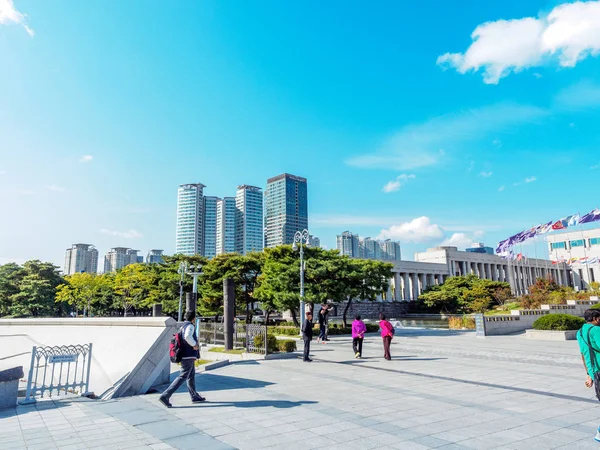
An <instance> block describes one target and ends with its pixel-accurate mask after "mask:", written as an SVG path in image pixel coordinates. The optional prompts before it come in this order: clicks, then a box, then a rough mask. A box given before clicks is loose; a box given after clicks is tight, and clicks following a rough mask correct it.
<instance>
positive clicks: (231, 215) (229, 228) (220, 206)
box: [206, 197, 237, 256]
mask: <svg viewBox="0 0 600 450" xmlns="http://www.w3.org/2000/svg"><path fill="white" fill-rule="evenodd" d="M236 213H237V210H236V207H235V198H233V197H224V198H222V199H219V200H218V201H217V224H216V228H217V241H216V254H217V255H221V254H223V253H234V252H235V240H236V234H235V220H236ZM206 256H208V255H206Z"/></svg>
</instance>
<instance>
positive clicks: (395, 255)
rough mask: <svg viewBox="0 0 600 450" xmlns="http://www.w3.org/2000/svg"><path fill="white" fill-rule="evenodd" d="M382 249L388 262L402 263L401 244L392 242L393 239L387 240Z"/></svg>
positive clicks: (382, 244)
mask: <svg viewBox="0 0 600 450" xmlns="http://www.w3.org/2000/svg"><path fill="white" fill-rule="evenodd" d="M381 249H382V250H383V252H382V253H383V258H382V259H384V260H387V261H400V260H401V259H402V258H401V254H400V244H399V243H398V242H395V241H392V240H391V239H386V240H385V241H383V242H382V243H381Z"/></svg>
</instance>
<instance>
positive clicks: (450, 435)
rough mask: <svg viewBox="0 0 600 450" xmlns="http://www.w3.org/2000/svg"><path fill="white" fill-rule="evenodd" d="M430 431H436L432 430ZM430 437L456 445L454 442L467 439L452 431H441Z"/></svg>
mask: <svg viewBox="0 0 600 450" xmlns="http://www.w3.org/2000/svg"><path fill="white" fill-rule="evenodd" d="M432 431H437V430H432ZM430 436H431V437H434V438H438V439H443V440H445V441H448V442H450V443H456V442H461V441H466V440H467V439H469V438H468V437H467V436H463V435H462V434H460V433H457V432H455V431H454V430H451V431H443V432H441V433H435V434H431V435H430Z"/></svg>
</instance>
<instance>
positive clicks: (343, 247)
mask: <svg viewBox="0 0 600 450" xmlns="http://www.w3.org/2000/svg"><path fill="white" fill-rule="evenodd" d="M336 245H337V250H338V252H340V255H342V256H349V257H350V258H358V257H360V253H359V238H358V234H353V233H351V232H350V231H344V232H343V233H342V234H339V235H338V236H337V238H336Z"/></svg>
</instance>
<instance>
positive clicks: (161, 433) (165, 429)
mask: <svg viewBox="0 0 600 450" xmlns="http://www.w3.org/2000/svg"><path fill="white" fill-rule="evenodd" d="M138 429H140V430H142V431H145V432H146V433H148V434H150V435H152V436H154V437H156V438H158V439H160V440H161V441H165V440H167V439H170V438H175V437H180V436H185V435H187V434H194V433H198V431H199V430H198V428H196V427H193V426H191V425H185V424H183V423H181V422H178V421H174V420H167V421H164V422H155V423H147V424H143V425H139V426H138Z"/></svg>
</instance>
